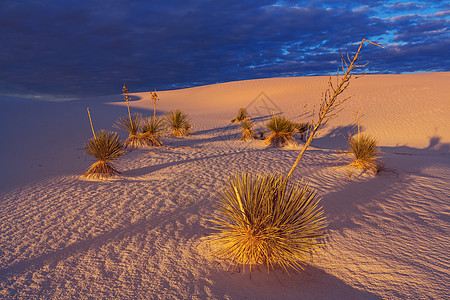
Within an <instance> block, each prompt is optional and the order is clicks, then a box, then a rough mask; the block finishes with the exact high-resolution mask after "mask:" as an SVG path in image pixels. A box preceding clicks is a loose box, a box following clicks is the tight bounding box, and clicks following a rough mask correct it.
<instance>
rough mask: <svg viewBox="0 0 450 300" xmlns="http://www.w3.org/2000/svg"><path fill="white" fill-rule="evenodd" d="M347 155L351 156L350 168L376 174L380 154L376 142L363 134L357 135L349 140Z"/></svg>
mask: <svg viewBox="0 0 450 300" xmlns="http://www.w3.org/2000/svg"><path fill="white" fill-rule="evenodd" d="M348 151H349V153H350V154H351V155H353V157H354V161H353V162H352V163H351V164H350V166H354V167H357V168H359V169H363V170H364V171H366V170H371V171H374V172H377V170H378V169H379V168H380V160H379V156H378V154H379V153H380V151H379V149H378V146H377V140H376V139H375V138H373V137H371V136H368V135H365V134H357V135H356V136H354V137H352V138H350V139H349V149H348Z"/></svg>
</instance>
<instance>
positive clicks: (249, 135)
mask: <svg viewBox="0 0 450 300" xmlns="http://www.w3.org/2000/svg"><path fill="white" fill-rule="evenodd" d="M254 139H256V134H255V133H254V132H253V130H249V129H244V130H243V131H242V136H241V140H243V141H252V140H254Z"/></svg>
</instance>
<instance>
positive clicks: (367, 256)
mask: <svg viewBox="0 0 450 300" xmlns="http://www.w3.org/2000/svg"><path fill="white" fill-rule="evenodd" d="M449 77H450V73H433V74H410V75H368V76H366V77H364V78H360V79H358V80H356V81H354V82H353V83H352V85H351V88H350V89H349V90H348V93H347V94H348V95H354V96H353V99H351V100H349V101H348V102H347V103H346V104H345V106H344V110H343V112H342V113H341V114H340V115H339V116H338V117H337V118H335V119H334V120H332V121H331V122H330V123H329V124H328V126H327V128H325V129H324V130H323V131H322V134H321V136H320V138H318V139H317V140H316V141H315V143H314V144H313V147H312V148H310V150H308V152H307V154H306V156H305V157H304V160H303V161H302V163H301V165H300V166H299V168H298V169H297V170H296V172H295V175H294V176H295V178H296V179H299V178H304V179H306V180H308V181H309V182H310V183H311V185H312V186H313V187H314V188H316V189H317V190H318V192H319V193H320V194H321V195H322V197H323V200H322V204H323V206H324V210H325V212H326V215H327V218H328V220H329V222H330V225H329V227H328V233H329V235H328V238H327V239H328V242H327V246H326V247H324V248H323V249H321V250H320V252H319V253H318V255H316V256H314V257H312V261H311V263H310V265H308V266H307V268H306V270H305V271H304V272H300V273H293V274H291V276H289V275H288V274H286V273H285V272H283V271H282V270H281V269H277V270H275V271H274V272H272V273H270V274H267V273H266V271H265V270H264V268H261V269H260V270H255V271H254V272H252V273H251V274H249V273H248V272H247V273H242V272H241V271H240V270H234V269H232V268H230V266H228V265H227V264H226V263H221V262H218V261H216V260H215V258H214V257H211V256H210V251H209V249H208V246H206V245H205V244H204V243H203V242H202V241H203V238H204V237H205V236H206V235H207V234H208V233H209V232H210V229H208V223H207V222H206V221H205V219H207V218H210V217H212V216H213V215H214V214H215V213H216V212H215V210H214V208H213V205H214V204H215V199H216V196H217V195H218V192H219V190H220V189H221V187H222V186H223V185H224V184H225V182H226V180H227V179H228V178H229V177H230V176H231V175H232V174H234V173H235V172H240V171H251V172H280V171H281V172H287V171H288V170H289V168H290V166H291V164H292V163H293V161H294V160H295V158H296V156H297V154H298V152H299V149H300V146H301V142H299V143H300V146H299V147H290V148H287V149H273V148H267V147H266V146H265V144H264V142H262V141H254V142H250V143H248V142H241V141H237V140H236V138H237V136H238V130H237V129H236V127H235V125H230V123H229V120H230V119H231V118H232V117H233V115H234V114H235V113H236V111H237V110H238V108H239V107H246V106H248V109H249V111H250V113H251V114H252V116H253V117H254V118H255V120H256V121H257V124H256V126H257V127H259V128H263V124H264V122H265V121H266V120H267V118H268V115H270V114H271V113H273V112H274V110H275V111H276V112H279V111H283V112H284V113H285V114H286V115H288V116H289V117H291V118H294V119H296V120H301V119H302V118H305V119H307V117H303V116H302V114H303V111H304V109H303V106H304V104H307V105H308V106H307V110H306V111H307V112H306V115H309V114H310V112H311V111H310V110H311V108H312V107H313V105H314V104H317V103H318V100H319V99H320V94H321V92H322V91H323V87H324V86H325V85H326V82H327V78H326V77H310V78H280V79H264V80H254V81H242V82H232V83H224V84H217V85H211V86H203V87H197V88H192V89H185V90H178V91H166V92H160V93H159V96H160V98H161V100H160V102H159V103H158V107H157V108H158V114H161V113H163V112H165V111H168V110H171V109H175V108H181V109H183V110H185V111H186V112H187V113H188V114H189V115H190V116H191V118H192V121H193V125H194V130H195V133H194V134H193V135H191V136H190V137H188V138H185V139H176V138H169V137H166V138H163V140H164V142H165V143H166V145H167V146H165V147H162V148H159V149H144V150H136V151H133V152H131V153H129V154H128V155H127V156H125V157H124V159H122V160H121V161H120V162H119V164H118V167H119V168H120V169H121V170H122V171H123V178H122V179H121V180H118V181H112V182H90V181H81V180H79V178H78V176H79V175H80V174H82V173H83V172H84V170H85V169H86V168H88V167H89V165H90V163H91V160H90V159H88V158H87V157H86V156H85V155H83V153H82V150H81V147H82V145H83V144H84V142H85V141H86V139H87V138H89V137H90V134H91V133H90V128H89V123H88V121H87V116H86V112H85V109H86V106H90V108H91V113H92V114H93V117H94V126H95V127H96V128H97V129H100V128H106V129H111V125H112V122H113V121H114V120H115V119H117V117H119V116H121V115H124V114H125V113H126V111H125V109H124V107H122V104H123V103H121V102H119V101H120V98H121V97H120V95H117V96H114V97H102V98H96V99H84V100H78V101H71V102H65V103H48V102H36V101H26V100H23V99H6V98H3V99H2V100H1V105H2V107H3V108H5V109H2V111H1V116H0V117H1V118H0V119H1V121H2V124H1V125H3V126H0V128H2V132H1V137H2V140H3V141H5V143H4V144H3V145H6V147H5V146H2V148H1V159H2V161H1V166H2V169H3V170H2V174H1V180H0V182H1V186H0V188H1V189H0V212H1V214H0V218H1V222H0V297H2V298H22V297H37V298H42V299H64V298H88V297H92V298H115V299H130V298H144V299H154V298H161V299H171V298H176V299H178V298H189V299H192V298H193V299H206V298H209V299H227V298H228V299H241V298H255V299H280V298H283V299H372V298H373V299H378V298H385V299H395V298H410V299H422V298H423V299H428V298H432V299H444V298H448V297H449V293H448V291H449V290H450V282H449V280H448V278H449V273H450V271H449V270H450V268H449V256H448V249H449V246H450V243H449V240H450V224H449V222H450V204H449V195H450V188H449V187H448V186H449V184H448V183H449V181H450V160H449V143H450V128H449V117H448V115H450V114H449V113H450V109H449V104H450V97H449V96H448V94H447V90H448V89H447V86H446V82H448V80H449V79H450V78H449ZM133 97H134V99H136V100H137V101H135V102H133V106H134V107H135V111H137V109H140V110H141V111H142V112H145V113H148V114H151V113H152V107H153V106H152V103H151V102H150V101H149V99H148V93H137V94H134V95H133ZM138 99H140V100H138ZM111 102H114V103H113V104H114V105H111ZM355 111H359V113H360V115H361V125H362V127H363V128H364V130H365V131H366V132H367V133H369V134H371V135H373V136H376V137H377V138H378V140H379V142H380V145H381V148H382V150H383V157H382V159H383V161H384V162H385V164H386V170H385V171H384V172H383V173H382V174H380V175H379V176H376V177H373V176H371V175H369V174H359V173H355V174H354V176H353V179H352V180H351V181H349V180H348V176H347V172H346V169H345V168H344V167H343V165H345V163H346V157H345V156H344V155H342V154H338V153H337V151H336V149H344V148H345V141H346V139H347V137H348V135H349V134H351V133H352V132H354V130H355V126H354V112H355ZM122 136H123V137H124V135H122Z"/></svg>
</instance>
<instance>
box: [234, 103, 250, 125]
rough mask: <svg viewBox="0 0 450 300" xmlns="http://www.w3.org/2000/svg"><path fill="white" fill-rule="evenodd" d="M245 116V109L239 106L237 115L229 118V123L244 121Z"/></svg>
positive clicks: (246, 114)
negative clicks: (231, 118)
mask: <svg viewBox="0 0 450 300" xmlns="http://www.w3.org/2000/svg"><path fill="white" fill-rule="evenodd" d="M247 118H248V112H247V110H246V109H245V108H243V107H241V108H240V109H239V112H238V114H237V116H236V117H235V118H234V119H233V120H231V123H234V122H242V121H244V120H245V119H247Z"/></svg>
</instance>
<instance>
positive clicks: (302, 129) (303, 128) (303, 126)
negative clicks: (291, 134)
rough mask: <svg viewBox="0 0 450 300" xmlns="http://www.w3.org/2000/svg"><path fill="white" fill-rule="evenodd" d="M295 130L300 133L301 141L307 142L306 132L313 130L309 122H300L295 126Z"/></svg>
mask: <svg viewBox="0 0 450 300" xmlns="http://www.w3.org/2000/svg"><path fill="white" fill-rule="evenodd" d="M295 128H296V129H297V131H298V134H299V136H300V139H301V140H302V141H303V140H305V134H306V132H307V131H308V130H310V129H311V124H309V123H308V122H300V123H297V124H295Z"/></svg>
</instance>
